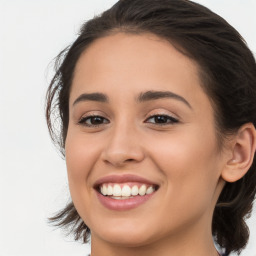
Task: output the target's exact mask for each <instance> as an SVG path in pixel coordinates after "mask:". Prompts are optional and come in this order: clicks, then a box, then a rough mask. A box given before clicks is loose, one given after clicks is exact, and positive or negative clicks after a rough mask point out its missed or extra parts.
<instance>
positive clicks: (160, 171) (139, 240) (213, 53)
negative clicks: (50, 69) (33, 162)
mask: <svg viewBox="0 0 256 256" xmlns="http://www.w3.org/2000/svg"><path fill="white" fill-rule="evenodd" d="M56 114H57V115H58V116H59V120H60V127H61V129H60V131H59V132H58V131H56V130H55V129H54V127H55V126H54V123H53V120H56ZM46 116H47V122H48V127H49V131H50V134H51V137H52V138H53V140H54V141H55V142H57V143H58V145H59V146H60V150H61V151H62V153H63V154H64V156H65V158H66V163H67V171H68V179H69V187H70V192H71V197H72V202H70V204H69V205H67V206H66V207H65V209H63V210H62V211H60V212H59V213H58V214H57V215H56V216H55V217H53V218H51V220H52V221H54V222H57V224H58V225H60V226H63V227H68V226H70V225H71V226H72V231H71V232H73V233H74V236H75V239H76V240H78V239H80V238H81V239H83V241H84V242H87V241H88V239H89V236H90V238H91V247H92V253H91V255H92V256H102V255H104V256H113V255H122V256H126V255H133V256H134V255H135V256H136V255H140V256H143V255H147V256H151V255H161V256H167V255H168V256H169V255H172V256H180V255H182V256H205V255H209V256H217V255H219V253H218V252H217V250H216V249H215V246H214V240H215V241H216V243H217V244H218V245H219V246H220V248H222V249H223V252H224V253H225V255H228V254H229V253H230V252H238V253H239V252H241V250H242V249H243V248H244V246H245V245H246V243H247V240H248V236H249V232H248V229H247V226H246V224H245V222H244V218H245V217H246V216H247V215H248V214H249V213H250V211H251V209H252V203H253V200H254V197H255V192H256V166H255V161H253V158H254V154H255V148H256V132H255V125H256V64H255V59H254V57H253V55H252V53H251V52H250V50H249V49H248V48H247V46H246V44H245V42H244V41H243V39H242V38H241V36H240V35H239V33H238V32H237V31H236V30H235V29H234V28H232V27H231V26H230V25H229V24H228V23H227V22H226V21H225V20H223V19H222V18H221V17H219V16H218V15H216V14H214V13H213V12H211V11H210V10H209V9H207V8H205V7H203V6H201V5H199V4H196V3H194V2H192V1H187V0H157V1H156V0H120V1H119V2H118V3H116V4H115V5H114V6H113V7H112V8H111V9H109V10H107V11H106V12H104V13H103V14H102V15H100V16H98V17H95V18H93V19H92V20H90V21H88V22H86V23H85V24H84V25H83V26H82V28H81V33H80V36H79V37H78V38H77V40H76V41H75V42H74V43H73V45H71V46H70V47H69V48H68V49H66V50H64V51H63V52H61V54H60V55H59V56H58V59H57V69H56V74H55V76H54V78H53V80H52V82H51V84H50V86H49V89H48V93H47V109H46ZM223 255H224V254H223Z"/></svg>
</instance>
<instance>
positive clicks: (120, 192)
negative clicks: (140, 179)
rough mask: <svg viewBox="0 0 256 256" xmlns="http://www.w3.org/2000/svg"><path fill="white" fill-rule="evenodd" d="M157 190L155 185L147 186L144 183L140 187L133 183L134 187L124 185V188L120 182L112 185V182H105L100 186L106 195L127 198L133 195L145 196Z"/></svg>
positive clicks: (102, 192)
mask: <svg viewBox="0 0 256 256" xmlns="http://www.w3.org/2000/svg"><path fill="white" fill-rule="evenodd" d="M154 191H155V188H154V187H153V186H149V187H147V186H146V185H145V184H143V185H142V186H141V187H140V188H139V187H138V186H137V185H133V186H132V187H130V186H128V185H124V186H123V187H122V188H121V186H120V185H119V184H115V185H114V186H113V185H110V184H103V185H102V186H101V187H100V192H101V194H102V195H104V196H111V197H112V198H114V199H122V197H123V199H127V198H129V197H130V198H131V197H132V196H138V195H140V196H144V195H149V194H152V193H153V192H154Z"/></svg>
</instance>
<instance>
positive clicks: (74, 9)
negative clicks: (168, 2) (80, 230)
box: [0, 0, 256, 256]
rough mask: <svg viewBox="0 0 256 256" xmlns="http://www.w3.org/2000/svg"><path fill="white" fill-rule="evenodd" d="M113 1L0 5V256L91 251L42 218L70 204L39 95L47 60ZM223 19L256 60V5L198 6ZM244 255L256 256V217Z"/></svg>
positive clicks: (25, 0) (23, 0)
mask: <svg viewBox="0 0 256 256" xmlns="http://www.w3.org/2000/svg"><path fill="white" fill-rule="evenodd" d="M115 2H116V0H62V1H60V0H59V1H58V0H37V1H33V0H11V1H10V0H0V87H1V90H0V256H30V255H31V256H32V255H33V256H39V255H42V256H57V255H62V256H70V255H72V256H85V255H87V253H88V252H89V246H85V245H81V244H79V243H75V242H72V240H71V239H70V238H65V237H64V236H63V235H62V233H61V232H60V231H58V230H56V231H53V228H52V227H49V226H48V225H47V222H46V218H47V216H49V215H50V214H51V213H53V212H54V211H56V210H57V209H59V208H60V207H61V206H63V205H64V204H65V202H66V201H67V200H68V198H69V192H68V186H67V177H66V170H65V163H64V161H63V160H62V159H61V157H60V156H59V155H58V153H57V151H56V149H55V148H54V146H53V145H52V144H51V141H50V139H49V136H48V133H47V128H46V124H45V120H44V95H45V91H46V88H47V84H48V82H49V81H50V78H51V75H52V66H51V65H49V63H50V62H51V60H52V59H53V58H54V57H55V56H56V55H57V53H59V51H60V50H62V49H63V48H64V47H65V46H67V45H68V44H69V43H71V42H72V41H73V40H74V39H75V38H76V33H77V32H78V29H79V27H80V25H81V24H82V22H83V21H85V20H87V19H89V18H91V17H92V16H93V15H94V14H98V13H100V12H101V11H103V10H105V9H106V8H108V7H110V6H111V5H112V4H113V3H115ZM197 2H199V3H202V4H204V5H206V6H208V7H210V8H211V9H212V10H214V11H216V12H217V13H218V14H220V15H221V16H223V17H224V18H226V19H227V21H229V22H230V23H231V24H232V25H233V26H234V27H236V28H237V29H238V31H240V33H241V34H242V36H243V37H244V38H245V39H246V40H247V42H248V44H249V46H250V48H251V49H252V50H253V51H254V53H256V32H255V31H256V17H255V15H256V1H255V0H224V1H223V0H197ZM248 223H249V225H250V229H251V239H250V242H249V244H248V246H247V249H246V250H245V251H244V253H242V256H255V255H256V245H255V241H256V211H254V213H253V217H252V218H251V219H250V220H249V221H248Z"/></svg>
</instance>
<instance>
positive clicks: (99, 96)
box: [73, 91, 192, 109]
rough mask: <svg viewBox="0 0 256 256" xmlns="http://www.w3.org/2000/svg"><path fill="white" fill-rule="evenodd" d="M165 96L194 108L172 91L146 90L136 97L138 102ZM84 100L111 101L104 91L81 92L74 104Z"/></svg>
mask: <svg viewBox="0 0 256 256" xmlns="http://www.w3.org/2000/svg"><path fill="white" fill-rule="evenodd" d="M163 98H171V99H175V100H179V101H181V102H183V103H185V104H186V105H187V106H188V107H189V108H190V109H192V107H191V105H190V104H189V102H188V101H187V100H186V99H185V98H183V97H182V96H180V95H178V94H176V93H173V92H170V91H146V92H142V93H140V94H139V96H138V98H137V99H136V100H137V101H138V102H145V101H151V100H158V99H163ZM83 101H98V102H103V103H107V102H109V99H108V96H107V95H106V94H104V93H99V92H94V93H83V94H81V95H80V96H79V97H78V98H77V99H76V100H75V101H74V103H73V106H74V105H76V104H77V103H79V102H83Z"/></svg>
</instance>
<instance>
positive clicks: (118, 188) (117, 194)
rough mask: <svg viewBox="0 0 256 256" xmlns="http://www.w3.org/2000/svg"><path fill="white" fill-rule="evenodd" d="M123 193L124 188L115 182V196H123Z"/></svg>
mask: <svg viewBox="0 0 256 256" xmlns="http://www.w3.org/2000/svg"><path fill="white" fill-rule="evenodd" d="M121 195H122V189H121V187H120V186H119V185H117V184H115V185H114V188H113V196H121Z"/></svg>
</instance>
